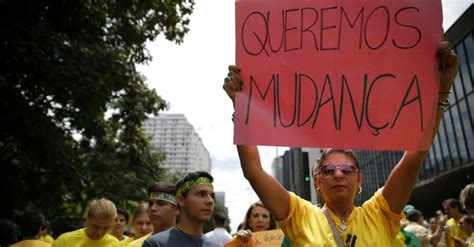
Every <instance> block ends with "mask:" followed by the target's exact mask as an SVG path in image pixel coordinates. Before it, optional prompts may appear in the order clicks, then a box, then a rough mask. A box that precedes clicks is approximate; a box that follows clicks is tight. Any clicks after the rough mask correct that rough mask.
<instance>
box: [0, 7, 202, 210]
mask: <svg viewBox="0 0 474 247" xmlns="http://www.w3.org/2000/svg"><path fill="white" fill-rule="evenodd" d="M193 7H194V1H193V0H168V1H160V0H141V1H126V0H125V1H114V0H109V1H105V0H92V1H91V0H86V1H52V0H29V1H28V0H1V1H0V71H1V73H0V116H1V117H2V121H0V192H1V194H2V201H9V203H3V204H2V206H1V208H0V209H1V210H0V211H1V212H3V214H5V212H10V211H12V210H13V209H15V208H20V207H23V206H25V205H27V204H33V205H35V206H38V207H40V208H42V209H43V211H44V212H45V213H46V215H48V216H55V217H71V216H75V217H77V216H79V215H81V214H82V213H83V212H84V211H85V209H86V207H87V205H88V203H89V202H90V200H91V199H93V198H96V197H107V198H110V199H112V200H113V201H115V202H116V203H118V204H126V203H127V201H129V200H143V199H145V195H146V193H144V191H145V190H146V188H147V187H148V185H149V184H150V183H151V181H155V180H157V179H158V178H159V177H160V176H161V174H162V170H160V169H159V166H158V164H159V163H160V161H161V160H163V158H164V156H163V154H162V153H161V152H159V151H158V152H157V151H154V150H153V149H151V148H150V146H149V144H148V140H147V137H146V136H145V135H144V134H143V132H142V130H141V124H142V122H143V120H144V119H145V118H146V116H147V115H149V114H157V113H158V112H159V111H160V110H163V109H165V108H166V102H165V101H164V100H163V99H162V98H160V97H159V96H158V95H157V94H156V92H155V90H150V89H149V88H147V86H146V84H145V82H144V81H145V80H144V78H143V76H141V75H140V74H139V73H138V72H137V70H136V68H135V64H137V63H146V62H148V61H150V60H151V59H152V58H151V56H150V54H149V53H148V51H147V50H146V48H145V43H146V42H147V41H153V40H154V39H155V38H156V37H157V36H158V35H159V34H164V35H165V36H166V38H167V39H168V40H171V41H175V42H177V43H181V42H182V41H183V38H184V35H185V34H186V33H187V32H188V24H189V16H190V14H191V13H192V11H193Z"/></svg>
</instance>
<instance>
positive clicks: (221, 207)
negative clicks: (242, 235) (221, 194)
mask: <svg viewBox="0 0 474 247" xmlns="http://www.w3.org/2000/svg"><path fill="white" fill-rule="evenodd" d="M216 213H219V214H221V215H224V216H225V217H226V218H227V222H226V226H225V229H226V230H227V232H229V233H231V232H230V231H231V229H230V226H229V225H230V218H229V212H228V210H227V208H226V207H225V206H224V205H222V204H221V203H219V202H218V201H215V205H214V214H216ZM212 230H214V225H213V224H212V220H210V221H209V222H207V223H206V224H205V225H204V233H207V232H209V231H212Z"/></svg>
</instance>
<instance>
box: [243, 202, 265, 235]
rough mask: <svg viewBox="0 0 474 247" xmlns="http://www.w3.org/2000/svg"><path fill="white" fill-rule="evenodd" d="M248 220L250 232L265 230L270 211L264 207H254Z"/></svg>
mask: <svg viewBox="0 0 474 247" xmlns="http://www.w3.org/2000/svg"><path fill="white" fill-rule="evenodd" d="M248 220H249V223H250V227H251V230H252V232H260V231H266V230H268V228H270V212H269V211H268V210H267V209H266V208H263V207H260V206H257V207H254V208H253V209H252V212H251V213H250V217H249V219H248Z"/></svg>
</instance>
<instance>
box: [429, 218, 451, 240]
mask: <svg viewBox="0 0 474 247" xmlns="http://www.w3.org/2000/svg"><path fill="white" fill-rule="evenodd" d="M447 220H448V215H442V216H441V217H440V218H439V219H438V228H436V231H435V233H434V234H433V235H431V236H430V244H431V245H434V246H436V245H437V244H438V243H439V241H440V240H441V237H442V236H443V233H444V226H445V225H446V221H447Z"/></svg>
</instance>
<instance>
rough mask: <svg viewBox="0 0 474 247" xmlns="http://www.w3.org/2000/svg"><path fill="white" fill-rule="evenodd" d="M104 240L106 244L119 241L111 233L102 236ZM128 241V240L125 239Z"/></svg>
mask: <svg viewBox="0 0 474 247" xmlns="http://www.w3.org/2000/svg"><path fill="white" fill-rule="evenodd" d="M102 241H104V243H105V244H116V243H119V241H118V239H117V238H115V237H114V236H112V235H110V234H105V236H104V237H103V238H102ZM124 241H126V240H124Z"/></svg>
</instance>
